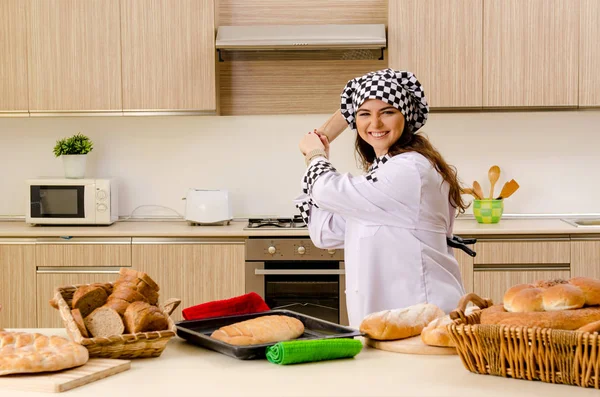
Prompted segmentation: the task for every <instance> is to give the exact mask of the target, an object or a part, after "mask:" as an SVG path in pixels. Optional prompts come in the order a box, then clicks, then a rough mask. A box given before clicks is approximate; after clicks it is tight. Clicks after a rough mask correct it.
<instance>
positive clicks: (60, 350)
mask: <svg viewBox="0 0 600 397" xmlns="http://www.w3.org/2000/svg"><path fill="white" fill-rule="evenodd" d="M88 359H89V353H88V350H87V349H86V348H85V347H83V346H81V345H80V344H78V343H75V342H72V341H70V340H68V339H65V338H62V337H60V336H56V335H53V336H45V335H41V334H37V333H34V334H30V333H25V332H0V375H8V374H19V373H31V372H47V371H60V370H62V369H65V368H72V367H77V366H80V365H83V364H85V363H86V362H87V361H88Z"/></svg>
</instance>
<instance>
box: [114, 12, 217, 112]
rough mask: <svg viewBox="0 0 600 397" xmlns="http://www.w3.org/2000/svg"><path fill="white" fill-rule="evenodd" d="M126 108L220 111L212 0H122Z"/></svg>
mask: <svg viewBox="0 0 600 397" xmlns="http://www.w3.org/2000/svg"><path fill="white" fill-rule="evenodd" d="M121 40H122V44H123V108H124V111H161V110H167V111H172V110H180V111H201V112H204V111H207V112H215V111H216V88H215V79H216V76H215V21H214V2H213V0H178V1H169V0H145V1H140V0H121Z"/></svg>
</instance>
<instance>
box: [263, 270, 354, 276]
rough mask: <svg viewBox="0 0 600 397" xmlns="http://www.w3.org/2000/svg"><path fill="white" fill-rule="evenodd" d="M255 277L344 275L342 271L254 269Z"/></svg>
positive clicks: (344, 272)
mask: <svg viewBox="0 0 600 397" xmlns="http://www.w3.org/2000/svg"><path fill="white" fill-rule="evenodd" d="M254 274H255V275H257V276H317V275H318V276H321V275H344V274H346V271H345V270H344V269H311V270H265V269H255V270H254Z"/></svg>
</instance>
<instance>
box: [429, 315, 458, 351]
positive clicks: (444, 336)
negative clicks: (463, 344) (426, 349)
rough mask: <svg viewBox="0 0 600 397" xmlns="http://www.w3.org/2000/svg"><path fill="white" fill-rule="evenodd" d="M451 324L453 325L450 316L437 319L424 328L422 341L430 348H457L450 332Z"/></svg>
mask: <svg viewBox="0 0 600 397" xmlns="http://www.w3.org/2000/svg"><path fill="white" fill-rule="evenodd" d="M449 324H452V319H451V318H450V315H447V316H444V317H438V318H436V319H435V320H433V321H431V322H430V323H429V324H427V326H426V327H425V328H423V331H422V332H421V340H422V341H423V343H425V344H426V345H430V346H441V347H456V344H455V343H454V341H453V340H452V339H451V338H450V333H449V332H448V325H449Z"/></svg>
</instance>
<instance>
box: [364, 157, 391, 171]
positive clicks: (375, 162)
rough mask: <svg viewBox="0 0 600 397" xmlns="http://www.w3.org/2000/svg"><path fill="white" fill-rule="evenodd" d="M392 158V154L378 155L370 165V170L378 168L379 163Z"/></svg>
mask: <svg viewBox="0 0 600 397" xmlns="http://www.w3.org/2000/svg"><path fill="white" fill-rule="evenodd" d="M391 158H392V156H390V155H389V154H384V155H383V156H380V157H376V158H375V160H373V164H371V166H370V167H369V171H374V170H376V169H377V168H379V165H381V164H385V163H387V161H388V160H389V159H391Z"/></svg>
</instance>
